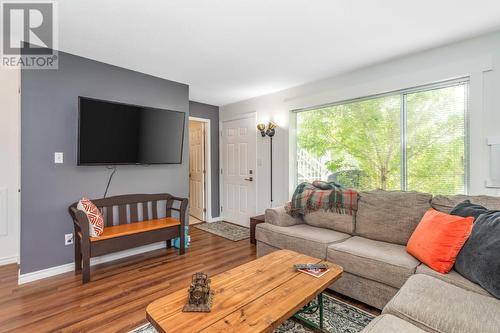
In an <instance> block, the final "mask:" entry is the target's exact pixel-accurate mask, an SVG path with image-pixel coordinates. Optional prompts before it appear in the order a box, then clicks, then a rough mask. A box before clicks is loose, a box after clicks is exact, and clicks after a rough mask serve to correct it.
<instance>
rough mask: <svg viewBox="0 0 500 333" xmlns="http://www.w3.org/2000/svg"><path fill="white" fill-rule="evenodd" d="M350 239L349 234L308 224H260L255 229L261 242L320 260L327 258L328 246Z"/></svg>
mask: <svg viewBox="0 0 500 333" xmlns="http://www.w3.org/2000/svg"><path fill="white" fill-rule="evenodd" d="M349 237H351V236H350V235H348V234H344V233H341V232H337V231H334V230H328V229H323V228H316V227H312V226H310V225H307V224H298V225H294V226H291V227H278V226H275V225H272V224H270V223H260V224H258V225H257V227H256V229H255V238H256V239H257V240H258V241H260V242H264V243H266V244H269V245H272V246H274V247H277V248H280V249H287V250H292V251H295V252H299V253H303V254H306V255H309V256H311V257H315V258H320V259H325V258H326V248H327V247H328V245H330V244H333V243H337V242H341V241H343V240H345V239H347V238H349Z"/></svg>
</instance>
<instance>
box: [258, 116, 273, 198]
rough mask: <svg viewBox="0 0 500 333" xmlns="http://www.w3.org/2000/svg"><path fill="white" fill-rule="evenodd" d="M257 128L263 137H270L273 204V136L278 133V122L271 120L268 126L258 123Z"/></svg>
mask: <svg viewBox="0 0 500 333" xmlns="http://www.w3.org/2000/svg"><path fill="white" fill-rule="evenodd" d="M257 129H258V130H259V131H260V134H261V135H262V137H263V138H264V137H266V136H268V137H269V138H270V149H269V151H270V156H269V157H270V163H271V166H270V173H271V181H270V185H271V206H272V204H273V136H274V134H276V124H275V123H273V122H272V121H270V122H269V124H267V126H266V125H265V124H258V125H257Z"/></svg>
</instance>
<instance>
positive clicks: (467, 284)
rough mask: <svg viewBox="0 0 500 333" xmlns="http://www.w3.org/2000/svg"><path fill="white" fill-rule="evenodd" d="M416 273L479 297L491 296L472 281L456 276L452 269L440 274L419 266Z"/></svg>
mask: <svg viewBox="0 0 500 333" xmlns="http://www.w3.org/2000/svg"><path fill="white" fill-rule="evenodd" d="M416 273H417V274H425V275H429V276H432V277H435V278H437V279H440V280H443V281H445V282H448V283H451V284H453V285H455V286H457V287H460V288H462V289H465V290H469V291H473V292H476V293H478V294H481V295H485V296H491V294H490V293H488V292H487V291H486V290H485V289H483V288H481V286H480V285H478V284H476V283H474V282H472V281H469V280H467V279H466V278H464V277H463V276H462V275H460V274H458V273H457V271H455V270H453V269H452V270H451V271H450V272H449V273H447V274H442V273H439V272H436V271H435V270H433V269H432V268H430V267H429V266H427V265H425V264H420V265H419V266H418V267H417V271H416Z"/></svg>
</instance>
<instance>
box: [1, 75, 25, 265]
mask: <svg viewBox="0 0 500 333" xmlns="http://www.w3.org/2000/svg"><path fill="white" fill-rule="evenodd" d="M6 72H9V74H13V75H15V76H16V80H15V82H14V83H15V84H16V85H17V86H16V87H12V89H15V90H16V91H17V105H16V106H17V110H16V112H17V116H16V120H15V121H16V124H15V128H14V129H13V130H14V132H15V134H16V137H15V138H13V141H14V143H15V145H16V147H15V151H16V153H15V155H16V156H10V158H11V159H12V161H13V163H14V164H15V169H16V171H15V178H14V179H15V181H14V182H15V188H9V187H8V186H7V190H8V197H7V221H6V222H7V235H8V233H9V230H10V222H11V221H14V225H15V228H17V230H15V233H14V237H15V243H16V245H15V246H16V253H15V255H14V256H6V257H4V256H3V254H1V253H0V266H3V265H8V264H14V263H17V264H18V265H20V264H21V67H16V68H14V69H9V70H6ZM2 84H3V82H2ZM9 196H10V197H11V198H10V199H12V198H14V197H15V198H16V199H15V200H10V199H9ZM11 232H12V231H11ZM19 274H20V270H18V275H19Z"/></svg>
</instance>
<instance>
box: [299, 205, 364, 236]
mask: <svg viewBox="0 0 500 333" xmlns="http://www.w3.org/2000/svg"><path fill="white" fill-rule="evenodd" d="M354 216H355V215H349V214H339V213H335V212H331V211H329V210H324V209H320V210H317V211H314V212H310V213H308V214H306V215H304V222H305V223H307V224H309V225H312V226H313V227H318V228H326V229H332V230H335V231H340V232H345V233H347V234H352V233H353V232H354Z"/></svg>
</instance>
